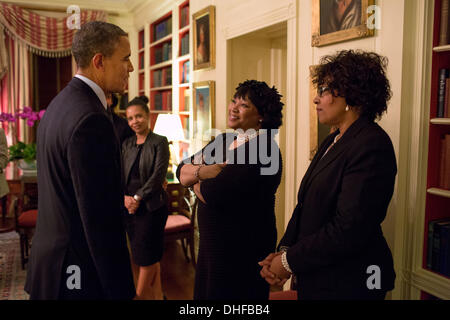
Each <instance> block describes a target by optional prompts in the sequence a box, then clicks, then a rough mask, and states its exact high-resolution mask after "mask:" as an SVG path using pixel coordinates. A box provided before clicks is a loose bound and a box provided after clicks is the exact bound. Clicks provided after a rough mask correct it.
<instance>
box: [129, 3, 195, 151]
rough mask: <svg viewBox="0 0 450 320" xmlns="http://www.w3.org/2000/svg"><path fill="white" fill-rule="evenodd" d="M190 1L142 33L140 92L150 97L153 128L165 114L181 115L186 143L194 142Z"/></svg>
mask: <svg viewBox="0 0 450 320" xmlns="http://www.w3.org/2000/svg"><path fill="white" fill-rule="evenodd" d="M190 16H191V14H190V11H189V0H184V1H177V2H175V3H174V4H173V5H171V6H170V8H169V9H168V10H167V11H166V12H163V13H162V14H161V15H160V16H158V17H157V18H155V19H153V20H152V21H149V22H148V23H146V24H144V25H143V27H142V28H141V29H139V31H138V40H137V41H138V93H139V95H144V94H145V95H147V96H148V97H149V108H150V127H151V128H152V129H153V128H154V125H155V122H156V119H157V117H158V115H159V114H161V113H174V114H178V115H179V116H180V119H181V122H182V125H183V128H184V129H185V140H184V141H181V142H180V146H179V147H180V153H181V152H182V151H183V150H184V151H185V154H186V153H188V152H189V151H188V150H187V148H189V146H190V139H192V127H193V125H192V119H193V117H192V108H191V104H192V97H191V90H192V89H191V88H192V78H191V77H190V75H191V73H192V64H191V55H190V42H191V39H190V37H191V27H190V24H191V19H190Z"/></svg>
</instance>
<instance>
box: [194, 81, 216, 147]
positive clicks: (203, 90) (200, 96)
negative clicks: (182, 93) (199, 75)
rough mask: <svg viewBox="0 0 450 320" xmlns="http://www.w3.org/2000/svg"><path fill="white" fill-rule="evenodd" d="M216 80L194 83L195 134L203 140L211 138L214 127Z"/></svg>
mask: <svg viewBox="0 0 450 320" xmlns="http://www.w3.org/2000/svg"><path fill="white" fill-rule="evenodd" d="M214 101H215V82H214V81H204V82H197V83H194V109H193V113H194V114H193V116H194V127H193V131H194V136H195V137H198V138H200V139H201V140H202V141H209V140H211V136H212V129H213V128H214Z"/></svg>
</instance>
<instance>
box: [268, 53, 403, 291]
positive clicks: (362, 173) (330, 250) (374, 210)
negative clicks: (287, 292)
mask: <svg viewBox="0 0 450 320" xmlns="http://www.w3.org/2000/svg"><path fill="white" fill-rule="evenodd" d="M386 65H387V60H386V59H385V58H383V57H381V56H379V55H378V54H376V53H369V52H363V51H341V52H338V53H337V54H335V55H332V56H325V57H323V58H322V60H321V63H320V65H319V66H318V67H317V69H316V70H315V72H314V74H313V78H312V80H313V83H314V84H315V85H316V86H317V88H318V89H317V96H316V97H315V98H314V103H315V104H316V105H317V107H316V109H317V116H318V119H319V121H320V123H323V124H327V125H330V126H334V127H335V128H337V130H336V131H335V132H334V133H332V134H330V135H329V136H328V137H327V138H326V139H325V141H324V142H323V143H322V145H321V146H320V147H319V150H318V151H317V153H316V155H315V157H314V159H313V160H312V162H311V164H310V166H309V168H308V170H307V172H306V174H305V176H304V178H303V180H302V183H301V185H300V190H299V193H298V204H297V206H296V208H295V210H294V212H293V214H292V218H291V220H290V221H289V224H288V227H287V230H286V232H285V234H284V236H283V238H282V240H281V241H280V244H279V246H278V250H279V251H278V252H277V253H273V254H270V255H269V256H268V257H267V258H266V259H265V260H264V261H262V262H260V265H261V266H263V268H262V270H261V276H262V277H264V278H265V279H266V281H267V282H269V283H272V284H273V283H283V281H285V280H286V279H288V278H289V277H290V276H291V274H294V275H295V276H296V278H297V282H298V283H297V291H298V297H299V299H384V297H385V295H386V293H387V291H390V290H392V289H393V288H394V280H395V272H394V268H393V260H392V254H391V251H390V249H389V247H388V245H387V243H386V240H385V238H384V236H383V233H382V229H381V223H382V221H383V220H384V218H385V216H386V211H387V208H388V205H389V202H390V200H391V197H392V194H393V190H394V183H395V175H396V172H397V166H396V160H395V153H394V149H393V146H392V143H391V140H390V138H389V136H388V135H387V134H386V132H385V131H384V130H383V129H382V128H381V127H380V126H379V125H378V124H376V123H375V122H374V120H375V119H376V118H380V117H381V115H382V114H383V113H384V112H385V111H386V110H387V101H389V99H390V98H391V91H390V84H389V80H388V79H387V78H386V75H385V69H386Z"/></svg>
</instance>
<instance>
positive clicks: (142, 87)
mask: <svg viewBox="0 0 450 320" xmlns="http://www.w3.org/2000/svg"><path fill="white" fill-rule="evenodd" d="M144 81H145V74H144V73H143V72H142V73H140V74H139V91H141V90H144Z"/></svg>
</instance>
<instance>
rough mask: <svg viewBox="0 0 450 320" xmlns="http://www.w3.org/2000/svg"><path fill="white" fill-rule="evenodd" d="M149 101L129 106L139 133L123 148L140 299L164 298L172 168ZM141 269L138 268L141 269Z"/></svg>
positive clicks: (129, 228) (139, 99)
mask: <svg viewBox="0 0 450 320" xmlns="http://www.w3.org/2000/svg"><path fill="white" fill-rule="evenodd" d="M147 102H148V98H147V97H145V96H141V97H137V98H135V99H133V100H132V101H130V103H129V104H128V107H127V120H128V124H129V126H130V127H131V129H133V131H134V132H135V133H136V135H135V136H132V137H130V138H128V139H126V140H125V141H124V142H123V145H122V159H123V168H124V179H125V180H124V182H125V207H126V209H127V210H128V212H127V213H126V217H125V226H126V230H127V234H128V238H129V240H130V247H131V256H132V260H133V262H134V265H133V264H132V266H133V273H134V277H135V279H136V296H137V297H136V298H137V299H143V300H149V299H152V300H153V299H158V300H161V299H162V298H163V294H162V288H161V272H160V264H159V261H160V260H161V257H162V254H163V247H164V241H163V238H164V227H165V225H166V221H167V215H168V209H167V194H166V192H165V190H164V189H163V183H164V182H165V180H166V174H167V167H168V165H169V144H168V142H167V138H166V137H163V136H160V135H157V134H155V133H153V132H152V131H150V129H149V110H148V107H147ZM137 266H138V267H137Z"/></svg>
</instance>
